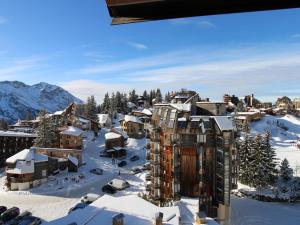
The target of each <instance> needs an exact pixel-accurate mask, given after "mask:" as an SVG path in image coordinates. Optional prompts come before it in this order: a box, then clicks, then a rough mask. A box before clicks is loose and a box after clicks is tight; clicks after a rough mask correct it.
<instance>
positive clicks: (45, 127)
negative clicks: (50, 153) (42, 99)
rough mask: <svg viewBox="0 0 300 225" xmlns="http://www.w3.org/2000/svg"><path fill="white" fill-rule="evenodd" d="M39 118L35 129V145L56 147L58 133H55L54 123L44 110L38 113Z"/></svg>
mask: <svg viewBox="0 0 300 225" xmlns="http://www.w3.org/2000/svg"><path fill="white" fill-rule="evenodd" d="M39 120H40V121H39V126H38V127H37V129H36V134H37V138H36V139H35V142H34V144H35V146H37V147H44V148H53V147H57V146H56V145H57V143H58V134H57V133H56V124H55V123H54V121H53V120H52V119H51V117H49V116H48V115H47V112H46V111H44V110H42V111H41V112H40V113H39Z"/></svg>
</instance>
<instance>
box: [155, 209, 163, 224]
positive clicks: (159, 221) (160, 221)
mask: <svg viewBox="0 0 300 225" xmlns="http://www.w3.org/2000/svg"><path fill="white" fill-rule="evenodd" d="M163 217H164V214H163V213H161V212H158V213H156V214H155V218H154V223H153V225H163Z"/></svg>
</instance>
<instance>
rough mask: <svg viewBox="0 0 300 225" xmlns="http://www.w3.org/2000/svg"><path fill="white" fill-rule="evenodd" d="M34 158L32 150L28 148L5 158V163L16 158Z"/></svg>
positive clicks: (14, 160)
mask: <svg viewBox="0 0 300 225" xmlns="http://www.w3.org/2000/svg"><path fill="white" fill-rule="evenodd" d="M33 159H34V152H33V151H32V150H30V149H24V150H23V151H20V152H18V153H17V154H15V155H13V156H11V157H9V158H8V159H6V163H16V161H18V160H23V161H31V160H33Z"/></svg>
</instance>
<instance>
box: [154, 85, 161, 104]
mask: <svg viewBox="0 0 300 225" xmlns="http://www.w3.org/2000/svg"><path fill="white" fill-rule="evenodd" d="M155 99H156V102H162V94H161V91H160V89H159V88H157V90H156V94H155Z"/></svg>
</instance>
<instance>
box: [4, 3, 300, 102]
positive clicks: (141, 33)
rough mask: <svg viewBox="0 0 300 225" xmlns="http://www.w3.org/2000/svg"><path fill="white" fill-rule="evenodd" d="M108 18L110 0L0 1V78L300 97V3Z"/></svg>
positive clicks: (86, 92) (87, 90)
mask: <svg viewBox="0 0 300 225" xmlns="http://www.w3.org/2000/svg"><path fill="white" fill-rule="evenodd" d="M110 23H111V18H110V16H109V14H108V11H107V8H106V4H105V1H104V0H84V1H82V0H42V1H41V0H26V1H23V0H0V81H4V80H10V81H13V80H18V81H22V82H24V83H27V84H30V85H32V84H35V83H39V82H48V83H51V84H56V85H59V86H61V87H63V88H65V89H66V90H68V91H69V92H71V93H72V94H74V95H75V96H77V97H79V98H81V99H83V100H84V99H86V98H87V97H88V96H90V95H95V97H96V99H97V100H98V101H99V102H100V101H102V99H103V96H104V94H105V93H106V92H113V91H117V90H119V91H123V92H127V91H129V90H131V89H133V88H134V89H136V90H137V91H138V92H142V91H143V90H145V89H146V90H150V89H156V88H161V89H162V91H164V92H165V91H172V90H179V89H180V88H187V89H193V90H196V91H198V92H199V93H200V96H202V97H210V98H211V99H213V100H221V99H222V96H223V94H225V93H228V94H235V95H237V96H244V95H248V94H252V93H253V94H254V95H255V96H256V97H258V98H260V99H261V100H263V101H269V100H273V101H274V100H276V98H277V97H278V96H283V95H287V96H290V97H291V98H295V97H300V85H299V81H300V9H291V10H279V11H265V12H256V13H244V14H230V15H217V16H205V17H194V18H184V19H175V20H165V21H156V22H148V23H138V24H130V25H121V26H112V25H111V24H110Z"/></svg>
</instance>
